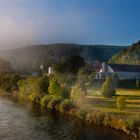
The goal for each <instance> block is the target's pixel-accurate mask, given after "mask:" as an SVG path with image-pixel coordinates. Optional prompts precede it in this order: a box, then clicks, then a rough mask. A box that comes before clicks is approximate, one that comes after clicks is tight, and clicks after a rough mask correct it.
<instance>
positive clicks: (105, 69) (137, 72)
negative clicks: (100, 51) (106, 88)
mask: <svg viewBox="0 0 140 140" xmlns="http://www.w3.org/2000/svg"><path fill="white" fill-rule="evenodd" d="M114 74H116V75H117V76H118V79H140V65H125V64H108V63H105V62H104V63H102V67H101V69H100V71H99V72H97V73H96V77H95V78H96V79H105V78H106V77H107V76H112V75H114Z"/></svg>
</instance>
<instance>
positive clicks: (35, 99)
mask: <svg viewBox="0 0 140 140" xmlns="http://www.w3.org/2000/svg"><path fill="white" fill-rule="evenodd" d="M40 99H41V95H39V94H32V95H30V96H29V100H30V101H32V102H38V103H39V102H40Z"/></svg>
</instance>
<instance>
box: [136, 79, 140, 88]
mask: <svg viewBox="0 0 140 140" xmlns="http://www.w3.org/2000/svg"><path fill="white" fill-rule="evenodd" d="M136 87H137V88H139V87H140V80H136Z"/></svg>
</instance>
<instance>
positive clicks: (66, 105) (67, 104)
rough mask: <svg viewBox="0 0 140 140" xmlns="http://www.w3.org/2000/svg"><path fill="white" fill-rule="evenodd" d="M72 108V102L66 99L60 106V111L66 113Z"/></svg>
mask: <svg viewBox="0 0 140 140" xmlns="http://www.w3.org/2000/svg"><path fill="white" fill-rule="evenodd" d="M73 107H74V104H73V102H72V101H70V100H68V99H65V100H64V101H63V102H62V103H61V105H60V108H61V111H62V112H66V111H69V110H70V109H72V108H73Z"/></svg>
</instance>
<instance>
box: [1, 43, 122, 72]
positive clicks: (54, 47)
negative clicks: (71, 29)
mask: <svg viewBox="0 0 140 140" xmlns="http://www.w3.org/2000/svg"><path fill="white" fill-rule="evenodd" d="M122 48H123V47H122V46H107V45H76V44H51V45H34V46H29V47H22V48H17V49H10V50H3V51H0V57H2V58H3V59H5V60H7V61H9V62H10V64H11V65H12V67H13V68H14V69H16V70H32V69H37V68H39V66H40V65H41V64H43V65H47V66H48V65H51V64H52V63H55V62H56V61H59V60H60V59H64V58H66V57H70V56H72V55H80V56H82V57H84V58H85V60H86V61H92V60H95V59H97V60H99V61H108V60H109V59H110V58H111V57H112V56H113V55H114V54H116V53H118V52H119V51H120V50H122Z"/></svg>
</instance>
